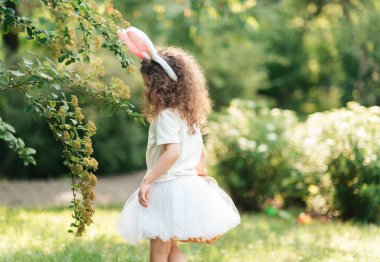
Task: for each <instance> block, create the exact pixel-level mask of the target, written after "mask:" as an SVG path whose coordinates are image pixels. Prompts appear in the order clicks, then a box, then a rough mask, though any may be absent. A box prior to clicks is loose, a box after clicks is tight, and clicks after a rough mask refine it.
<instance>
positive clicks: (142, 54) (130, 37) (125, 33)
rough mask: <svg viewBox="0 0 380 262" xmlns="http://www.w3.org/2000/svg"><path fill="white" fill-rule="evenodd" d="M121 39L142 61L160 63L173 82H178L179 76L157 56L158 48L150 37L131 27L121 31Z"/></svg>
mask: <svg viewBox="0 0 380 262" xmlns="http://www.w3.org/2000/svg"><path fill="white" fill-rule="evenodd" d="M118 34H119V39H120V40H123V41H124V42H125V43H126V45H127V46H128V48H129V50H130V51H131V52H132V53H133V54H135V55H136V56H138V57H139V58H140V59H144V58H146V59H152V60H154V61H156V62H157V63H159V64H160V65H161V66H162V68H163V69H164V70H165V72H166V73H167V74H168V75H169V77H170V78H171V79H172V80H173V81H177V75H176V74H175V73H174V71H173V69H172V68H171V67H170V66H169V64H168V63H167V62H166V61H165V60H164V59H163V58H162V57H160V56H159V55H158V54H157V50H156V48H154V45H153V43H152V41H151V40H150V39H149V37H148V36H147V35H146V34H145V33H144V32H143V31H141V30H140V29H138V28H136V27H133V26H130V27H128V28H127V29H125V30H122V31H120V33H119V32H118Z"/></svg>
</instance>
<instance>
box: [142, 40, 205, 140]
mask: <svg viewBox="0 0 380 262" xmlns="http://www.w3.org/2000/svg"><path fill="white" fill-rule="evenodd" d="M157 52H158V54H159V56H161V57H162V58H163V59H165V60H166V62H167V63H168V64H169V65H170V67H171V68H172V69H173V70H174V72H175V73H176V75H177V78H178V79H177V82H175V81H173V80H172V79H170V77H169V76H168V74H167V73H166V72H165V70H164V69H163V68H162V67H161V66H160V65H159V64H158V63H156V62H155V61H153V60H150V59H144V60H142V61H141V68H140V73H141V75H142V77H143V80H144V85H145V86H146V89H145V92H144V94H143V99H144V108H143V114H144V116H145V117H146V118H147V120H148V122H150V123H151V122H152V121H153V119H154V118H155V117H156V116H157V115H158V114H159V113H160V111H161V110H163V109H165V108H175V109H177V111H178V112H179V114H180V116H181V118H184V119H186V120H187V124H188V127H189V131H190V133H191V134H194V133H195V127H194V126H196V127H198V128H200V127H201V125H202V124H203V123H204V122H205V121H206V119H207V114H208V113H210V112H211V107H212V105H211V101H210V98H209V93H208V88H207V85H206V80H205V77H204V75H203V71H202V69H201V67H200V66H199V64H198V63H197V61H196V60H195V59H194V57H193V56H191V55H190V54H188V53H186V52H185V51H183V50H182V49H179V48H176V47H158V48H157Z"/></svg>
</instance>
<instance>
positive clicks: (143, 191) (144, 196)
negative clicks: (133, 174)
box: [138, 181, 152, 207]
mask: <svg viewBox="0 0 380 262" xmlns="http://www.w3.org/2000/svg"><path fill="white" fill-rule="evenodd" d="M151 186H152V184H149V183H146V182H145V181H142V182H141V185H140V190H139V194H138V195H139V203H140V204H141V205H142V206H143V207H148V194H149V191H150V187H151Z"/></svg>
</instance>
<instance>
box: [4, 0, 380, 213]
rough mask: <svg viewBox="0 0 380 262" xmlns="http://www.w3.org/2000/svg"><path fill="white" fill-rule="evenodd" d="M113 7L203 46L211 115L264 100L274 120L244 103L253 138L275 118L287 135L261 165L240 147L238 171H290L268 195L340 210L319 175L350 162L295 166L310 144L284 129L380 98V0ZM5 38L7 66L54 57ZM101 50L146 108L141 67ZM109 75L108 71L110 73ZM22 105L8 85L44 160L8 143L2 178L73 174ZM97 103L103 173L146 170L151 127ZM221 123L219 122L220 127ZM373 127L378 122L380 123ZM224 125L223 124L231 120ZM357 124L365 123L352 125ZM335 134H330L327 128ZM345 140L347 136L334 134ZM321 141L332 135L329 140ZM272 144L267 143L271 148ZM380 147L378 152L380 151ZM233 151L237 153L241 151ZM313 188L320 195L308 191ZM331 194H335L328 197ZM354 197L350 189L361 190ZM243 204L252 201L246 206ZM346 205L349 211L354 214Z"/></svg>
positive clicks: (15, 117)
mask: <svg viewBox="0 0 380 262" xmlns="http://www.w3.org/2000/svg"><path fill="white" fill-rule="evenodd" d="M19 2H20V3H22V4H21V5H20V6H21V9H20V10H18V12H19V13H20V14H21V15H22V16H27V17H29V18H30V19H33V20H36V22H38V23H39V24H41V25H43V26H44V27H47V28H49V27H51V28H53V27H54V21H51V20H49V19H50V18H49V17H48V15H46V16H44V14H45V11H44V8H43V7H42V5H41V4H40V2H39V1H37V0H29V1H22V0H20V1H19ZM113 2H114V6H115V8H117V9H118V10H120V11H121V12H122V14H123V16H124V17H125V18H126V19H128V20H129V21H130V22H131V24H132V25H134V26H136V27H138V28H141V29H143V30H144V31H145V32H146V33H147V34H148V35H149V36H151V39H152V40H153V42H154V43H155V44H156V45H175V46H180V47H182V48H184V49H186V50H188V51H190V52H191V53H193V54H194V56H195V57H196V58H197V59H198V60H199V62H200V64H201V65H202V66H203V68H204V71H205V74H206V78H207V81H208V85H209V90H210V94H211V98H212V100H213V104H214V115H212V116H210V120H211V122H212V121H213V119H214V120H215V119H219V118H220V117H221V116H219V115H218V114H222V115H223V114H225V113H223V112H225V111H226V110H228V108H231V107H235V106H236V103H238V102H236V101H240V100H234V99H236V98H240V99H246V100H254V101H258V104H259V105H260V107H262V108H264V109H265V110H267V113H265V114H268V115H265V114H264V113H262V112H261V111H260V110H259V111H255V110H258V109H257V108H256V109H255V110H246V112H245V114H247V116H246V117H247V118H248V119H250V121H253V124H252V125H251V127H250V128H251V129H250V131H252V135H251V137H248V138H247V137H245V139H251V140H253V141H256V143H258V144H260V143H264V141H265V139H266V138H267V136H268V134H270V130H265V128H268V125H269V128H275V129H276V130H277V129H278V130H280V131H279V133H275V136H276V138H277V137H278V139H276V140H273V141H278V143H277V142H276V143H275V142H273V141H272V144H271V143H267V144H266V146H267V147H268V148H267V149H266V150H265V151H267V152H268V154H269V155H267V156H265V155H261V154H258V155H257V154H256V155H255V154H254V155H251V156H252V157H253V158H252V159H254V160H255V161H257V162H258V163H259V164H258V165H255V164H252V163H251V164H249V163H248V162H244V159H245V158H244V157H243V158H241V154H242V152H241V151H239V152H236V153H237V154H238V156H239V159H243V160H237V161H238V162H239V161H240V162H241V163H240V162H239V163H240V164H239V163H236V164H237V165H239V167H236V166H234V167H230V168H232V169H233V170H235V172H237V173H239V174H240V175H241V174H246V173H247V172H253V173H254V174H257V173H255V171H253V170H257V172H259V171H260V170H261V171H262V170H266V171H267V172H269V173H265V174H264V173H262V175H263V176H266V175H267V174H271V175H270V176H272V177H276V179H278V178H279V177H281V178H283V179H280V180H281V183H280V184H276V183H273V184H272V183H270V181H269V180H267V183H268V185H270V190H269V189H268V190H267V191H265V190H264V189H263V190H264V191H265V192H267V193H268V192H269V195H270V196H272V197H273V196H275V195H276V193H278V192H281V196H282V197H283V199H285V200H286V199H288V201H290V202H294V201H295V202H297V201H298V202H304V203H308V205H309V207H310V208H311V209H313V210H317V208H316V207H313V204H312V203H314V202H312V201H313V199H314V200H315V199H316V195H319V196H318V197H319V199H323V200H321V201H322V202H323V201H325V202H323V203H325V205H326V207H322V209H323V211H320V212H322V213H323V212H324V213H329V212H330V211H331V212H330V213H331V214H333V213H334V210H332V209H330V208H329V207H328V206H329V205H330V204H329V203H332V202H331V201H334V199H335V201H338V199H340V198H341V197H342V196H343V195H344V194H346V193H347V192H345V191H344V190H343V191H342V190H340V189H338V188H336V189H337V190H338V191H339V192H340V193H339V192H338V193H337V195H336V198H334V197H332V198H331V199H329V197H331V194H333V193H332V191H329V190H330V189H334V187H329V189H326V188H324V187H323V186H322V184H323V183H322V182H321V181H319V182H318V181H316V180H315V178H318V179H322V175H321V174H329V175H328V177H329V178H328V179H330V178H334V179H335V180H339V179H343V178H342V174H343V173H344V172H343V171H339V172H338V171H337V172H336V173H333V171H332V170H341V168H342V164H339V163H342V160H339V159H342V158H341V157H342V156H339V157H338V156H337V157H336V158H334V157H332V158H329V159H330V160H331V161H330V162H329V164H328V169H327V170H328V171H326V170H325V172H324V173H323V172H322V173H321V172H319V171H318V172H316V171H313V172H312V173H313V175H310V176H309V174H310V173H308V172H305V170H301V169H300V168H299V167H297V168H296V167H294V163H290V160H289V159H293V158H295V159H298V158H297V157H300V156H302V155H303V156H304V155H305V150H298V149H299V148H300V147H299V146H298V147H296V145H299V143H294V142H289V139H287V138H286V134H288V133H287V132H289V130H291V128H294V127H295V126H299V124H300V123H301V122H302V121H304V120H306V119H307V122H306V123H305V125H308V123H309V122H310V121H311V120H310V117H311V116H310V114H313V113H316V112H320V111H326V110H331V109H333V108H340V107H344V106H346V105H347V103H348V102H350V101H357V102H358V103H359V104H360V105H361V106H365V107H369V106H375V105H380V88H379V81H380V79H379V64H380V63H379V62H380V38H379V37H378V34H377V32H378V28H379V27H380V15H379V14H380V2H379V1H376V0H363V1H360V0H346V1H341V0H330V1H320V0H310V1H303V0H302V1H299V0H267V1H255V0H246V1H245V0H224V1H221V0H208V1H194V0H191V1H185V0H175V1H174V0H170V1H161V0H138V1H137V0H123V1H121V0H114V1H113ZM103 3H104V1H98V4H99V6H100V7H101V6H102V4H103ZM0 41H1V42H0V43H1V49H0V58H1V59H2V60H5V61H6V62H7V63H9V64H12V63H15V62H16V61H18V59H20V57H23V56H27V53H26V51H27V50H29V49H33V50H34V51H35V52H37V53H44V52H45V53H46V51H45V49H42V48H40V47H38V46H37V45H36V44H34V43H31V42H27V41H25V40H24V39H23V38H22V37H21V36H19V37H18V38H17V41H16V40H14V39H13V40H11V42H12V41H13V42H12V43H13V44H11V46H13V51H12V50H11V49H9V47H7V45H6V44H5V41H9V39H5V37H3V39H1V40H0ZM15 43H17V44H15ZM97 55H98V57H100V58H101V60H102V61H103V64H104V65H105V67H106V69H107V72H108V73H111V72H112V74H113V75H116V76H119V77H120V78H122V79H123V80H124V81H125V82H126V83H128V84H129V86H130V87H131V92H132V99H131V101H132V103H133V104H135V105H136V106H137V109H138V110H140V109H141V108H140V106H141V94H142V92H143V86H142V81H141V79H140V76H139V75H138V73H136V74H125V72H124V71H123V70H122V68H121V67H120V65H119V64H118V62H117V61H116V60H115V58H114V57H113V56H112V55H110V54H108V53H107V52H102V51H99V53H98V54H97ZM135 62H137V61H135ZM136 67H138V63H136ZM107 72H106V75H105V76H104V77H105V78H107V77H109V76H108V75H107ZM231 101H235V102H233V103H235V104H233V103H231ZM22 103H23V101H22V99H21V98H20V97H17V96H15V95H14V94H13V95H12V94H10V93H6V92H3V93H2V94H1V96H0V115H1V117H2V118H3V119H4V121H6V122H9V123H10V124H12V125H13V126H15V128H16V130H17V132H18V136H20V137H22V138H23V139H24V140H25V142H26V144H27V145H28V146H30V147H33V148H35V149H36V150H37V155H36V160H37V166H28V167H25V166H23V165H22V163H21V161H20V160H19V159H18V158H17V155H15V154H13V153H12V152H11V151H10V150H9V149H8V148H7V147H6V146H4V144H2V143H0V174H1V175H2V176H5V177H9V178H23V177H27V178H46V177H57V176H60V175H61V174H62V173H64V167H63V166H62V164H61V162H62V161H61V159H60V150H61V149H60V148H58V147H59V146H58V144H57V143H56V142H55V141H54V139H53V138H52V137H50V136H49V135H48V133H49V130H48V127H47V126H46V124H44V123H43V122H42V121H40V120H39V119H38V118H37V119H33V118H32V117H28V113H26V112H23V109H22V106H20V104H22ZM241 103H242V104H244V102H241ZM248 104H249V103H248ZM255 105H256V104H255ZM96 106H97V104H96V103H93V104H91V103H87V104H85V105H83V107H84V109H85V113H86V115H87V116H88V119H90V120H92V121H94V122H95V124H96V125H97V126H98V132H97V134H96V135H95V136H94V138H93V140H94V142H93V143H94V149H95V153H94V157H95V158H96V159H98V161H99V164H100V165H99V167H100V170H99V173H100V174H114V173H119V172H126V171H131V170H138V169H144V168H145V149H146V140H147V127H144V126H142V125H139V124H138V123H136V122H133V121H132V120H129V119H128V118H127V117H126V116H125V115H123V114H122V113H121V114H118V115H113V116H108V115H107V114H106V113H104V114H97V113H94V112H96V111H95V110H93V109H94V108H95V107H96ZM245 106H246V105H245ZM245 106H243V107H245ZM248 107H249V106H248ZM273 108H281V110H289V111H279V112H280V113H279V115H276V116H271V115H270V114H271V113H270V112H272V111H271V110H273ZM264 109H263V110H264ZM255 112H256V113H255ZM260 112H261V113H260ZM263 112H264V111H263ZM284 112H287V113H284ZM262 114H264V115H262ZM326 114H329V113H326ZM308 116H309V117H308ZM234 117H235V116H233V115H227V116H226V118H223V119H222V120H221V119H219V120H217V121H219V122H220V121H221V122H223V123H219V124H220V125H223V124H226V125H227V124H228V125H233V123H234V122H233V121H234V120H233V119H234ZM326 117H327V116H326ZM359 117H360V116H359ZM374 117H375V118H376V117H378V116H374ZM329 119H330V118H329ZM334 119H335V120H334V121H335V122H334V121H333V120H331V119H330V120H331V121H332V122H334V123H335V124H337V125H339V123H340V122H339V121H341V120H340V119H339V118H334ZM235 120H236V119H235ZM330 120H329V121H330ZM324 121H327V120H325V119H324V118H320V119H318V121H314V122H313V125H320V124H321V123H324ZM342 121H343V120H342ZM217 123H218V122H216V123H210V126H212V125H216V124H217ZM362 125H363V126H365V125H366V124H365V123H362ZM374 126H377V127H378V124H377V125H374ZM217 128H220V129H223V127H222V126H218V127H217ZM304 128H306V127H304ZM326 128H327V127H326ZM352 128H353V129H355V127H354V126H352ZM211 130H213V129H212V128H211ZM256 130H260V131H259V132H256ZM281 130H283V131H281ZM285 131H286V132H285ZM334 132H335V131H334V130H332V131H331V130H330V131H328V130H327V131H326V134H330V133H334ZM352 132H354V130H353V131H352ZM211 133H212V131H211ZM377 134H378V133H377ZM273 137H274V135H272V138H273ZM285 138H286V139H285ZM338 138H339V136H336V137H334V138H330V139H338ZM321 139H322V140H323V139H327V136H323V137H322V138H321ZM239 141H240V142H239ZM300 141H301V140H300ZM302 141H303V140H302ZM334 141H335V140H334ZM239 143H240V144H239ZM300 143H301V142H300ZM368 143H370V142H368ZM239 145H240V146H239ZM242 145H243V149H244V146H246V145H245V144H244V142H242V140H241V139H240V140H236V141H234V145H233V146H232V145H231V146H232V148H237V147H238V148H239V150H243V149H242V147H241V146H242ZM271 145H273V146H271ZM287 145H292V146H294V147H295V148H294V150H293V151H292V150H291V149H292V148H290V149H289V148H288V147H287ZM227 146H230V145H227ZM258 146H259V145H258ZM263 149H264V148H263V147H261V150H263ZM229 150H231V148H229ZM376 150H377V151H376ZM376 150H375V151H374V154H379V152H380V151H379V148H377V149H376ZM243 151H244V150H243ZM231 152H234V151H233V150H232V151H231ZM263 152H264V151H263ZM285 156H289V159H288V160H287V159H285ZM361 156H362V155H361ZM230 157H231V159H232V160H234V158H233V157H232V156H230ZM266 157H268V158H266ZM301 158H302V157H301ZM260 159H261V160H260ZM268 159H269V160H270V161H268ZM355 159H357V158H355ZM219 160H220V161H219ZM219 160H216V162H215V165H220V166H219V167H218V166H215V167H213V168H214V170H218V168H222V170H226V169H225V168H226V166H224V164H221V163H222V162H223V161H224V162H223V163H227V166H228V164H229V163H230V162H229V160H226V159H219ZM222 160H223V161H222ZM235 160H236V159H235ZM245 160H247V159H245ZM333 160H334V161H333ZM351 160H352V159H351ZM247 161H248V160H247ZM249 161H250V160H249ZM255 161H254V162H255ZM363 161H364V160H363ZM366 161H367V160H366ZM274 162H275V163H274ZM296 163H300V162H296ZM250 165H253V166H250ZM305 165H306V166H307V164H305ZM347 165H353V166H354V167H355V168H357V167H358V165H357V164H354V163H351V164H348V162H347V163H346V164H345V166H347ZM363 166H364V165H363ZM374 168H375V167H374ZM376 168H378V166H377V167H376ZM227 170H228V169H227ZM284 170H285V171H284ZM351 170H353V169H352V168H351ZM363 170H367V169H363ZM371 170H372V171H368V172H372V173H373V172H374V173H373V174H378V172H379V171H378V169H371ZM373 170H375V171H373ZM372 173H371V174H372ZM316 174H318V175H316ZM277 176H279V177H277ZM343 177H344V176H343ZM373 177H376V178H373V180H371V181H372V182H371V183H374V184H376V183H379V178H378V177H377V176H375V175H373ZM226 179H227V178H226ZM231 179H235V180H233V181H229V182H228V181H225V182H226V183H232V184H231V185H234V186H237V187H236V188H233V187H232V186H231V187H230V190H232V191H233V190H237V189H240V186H241V181H238V179H236V178H231ZM252 179H253V180H252V181H251V180H250V181H251V182H252V183H253V182H254V183H259V182H257V181H261V180H260V179H267V178H265V177H264V178H260V177H255V178H252ZM328 179H327V180H328ZM344 179H346V177H345V178H344ZM352 179H354V178H352ZM352 179H351V180H352ZM351 180H350V181H351ZM358 181H362V180H360V179H359V180H358ZM363 181H364V180H363ZM373 181H375V182H373ZM325 182H326V181H325ZM252 183H251V184H252ZM254 183H253V184H254ZM318 183H319V184H318ZM321 183H322V184H321ZM326 183H330V182H326ZM342 183H347V181H345V182H342ZM358 183H359V182H358ZM360 183H361V182H360ZM363 183H364V184H367V182H363ZM251 184H250V185H251ZM250 185H248V186H250ZM290 185H293V186H295V187H294V188H296V190H292V193H289V192H286V188H288V191H289V186H290ZM313 185H314V186H316V188H318V191H316V189H315V188H314V187H310V186H313ZM323 185H324V184H323ZM243 186H247V185H243ZM364 187H366V188H367V186H364ZM362 189H363V188H362ZM244 190H246V191H245V192H244V193H243V194H245V195H242V196H238V195H237V196H236V197H238V198H239V197H240V198H242V199H243V198H246V197H247V195H246V194H247V193H249V191H250V189H248V188H246V189H244ZM313 190H314V191H313ZM363 190H364V189H363ZM366 190H367V191H366V192H368V190H372V191H373V192H378V191H376V190H378V189H373V188H372V187H371V188H370V187H368V189H366ZM311 191H312V192H314V193H311ZM316 192H317V193H316ZM324 192H329V193H328V195H327V196H326V195H325V194H324ZM334 192H335V191H334ZM360 192H362V191H360ZM351 193H352V192H351ZM351 193H350V194H351ZM347 194H348V193H347ZM347 194H346V196H347ZM350 194H348V196H351V195H350ZM352 194H353V193H352ZM270 196H268V197H270ZM339 196H340V197H339ZM318 197H317V198H318ZM264 198H265V197H264ZM264 198H263V199H255V201H256V202H252V201H248V202H249V203H248V204H247V205H253V206H254V207H257V206H260V205H261V204H263V203H262V202H263V201H264V200H265V199H264ZM339 201H340V200H339ZM339 201H338V202H339ZM360 201H361V200H358V203H361V202H360ZM376 201H378V200H376ZM376 201H375V203H374V204H373V203H372V204H373V205H374V206H375V208H372V209H371V208H370V209H371V210H372V211H373V210H374V209H376V205H378V203H379V202H376ZM241 203H242V205H245V204H244V201H243V202H241ZM339 203H341V202H339ZM376 203H377V204H376ZM331 205H332V204H331ZM340 205H342V204H340ZM358 205H360V204H358ZM246 207H247V208H252V207H249V206H246ZM377 207H378V206H377ZM372 211H371V212H372ZM316 212H317V211H316ZM339 212H340V213H343V214H345V213H344V212H346V211H344V210H340V211H339ZM355 212H356V211H355ZM371 218H373V217H371Z"/></svg>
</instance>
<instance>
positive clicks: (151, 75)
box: [118, 27, 240, 261]
mask: <svg viewBox="0 0 380 262" xmlns="http://www.w3.org/2000/svg"><path fill="white" fill-rule="evenodd" d="M118 35H119V38H120V39H121V40H122V41H124V42H125V43H126V44H127V46H128V48H129V50H130V51H131V52H132V53H134V54H136V55H137V56H138V57H139V58H140V59H141V69H140V72H141V75H142V78H143V81H144V85H145V87H146V90H145V95H144V98H145V102H146V105H145V108H144V115H145V116H146V117H147V119H148V121H149V122H150V127H149V137H148V144H147V151H146V164H147V172H146V174H145V176H144V178H143V180H142V182H141V185H140V187H139V188H137V189H136V190H135V191H134V192H133V193H132V194H131V196H130V197H129V198H128V200H127V201H126V203H125V205H124V207H123V210H122V213H121V215H120V218H119V223H118V232H119V233H120V234H121V235H122V236H123V237H124V238H125V239H126V240H127V241H128V242H129V243H131V244H137V243H139V242H141V240H144V239H149V240H150V261H186V259H185V256H184V254H183V253H182V252H181V251H180V249H179V248H178V246H177V242H178V241H179V242H198V243H213V242H214V241H215V240H216V239H218V238H219V237H220V236H221V235H223V234H224V233H226V232H227V231H228V230H230V229H231V228H233V227H235V226H237V225H238V224H240V215H239V212H238V210H237V209H236V207H235V205H234V203H233V202H232V200H231V198H230V197H229V196H228V195H227V194H226V193H225V192H224V191H223V190H222V189H221V188H220V187H219V186H218V184H217V182H216V181H215V179H212V178H211V177H209V176H207V173H206V168H205V166H206V150H205V147H204V144H203V140H202V135H201V132H200V126H201V124H203V123H204V121H205V120H206V117H207V113H209V112H210V110H211V105H210V100H209V96H208V91H207V87H206V83H205V79H204V76H203V73H202V71H201V69H200V67H199V65H198V63H197V62H196V61H195V60H194V58H193V57H192V56H190V55H189V54H187V53H186V52H184V51H183V50H181V49H178V48H174V47H163V48H159V49H158V52H157V50H156V49H155V48H154V46H153V44H152V42H151V41H150V40H149V38H148V37H147V36H146V35H145V34H144V33H143V32H142V31H140V30H138V29H137V28H134V27H129V28H127V29H125V30H119V31H118Z"/></svg>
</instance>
